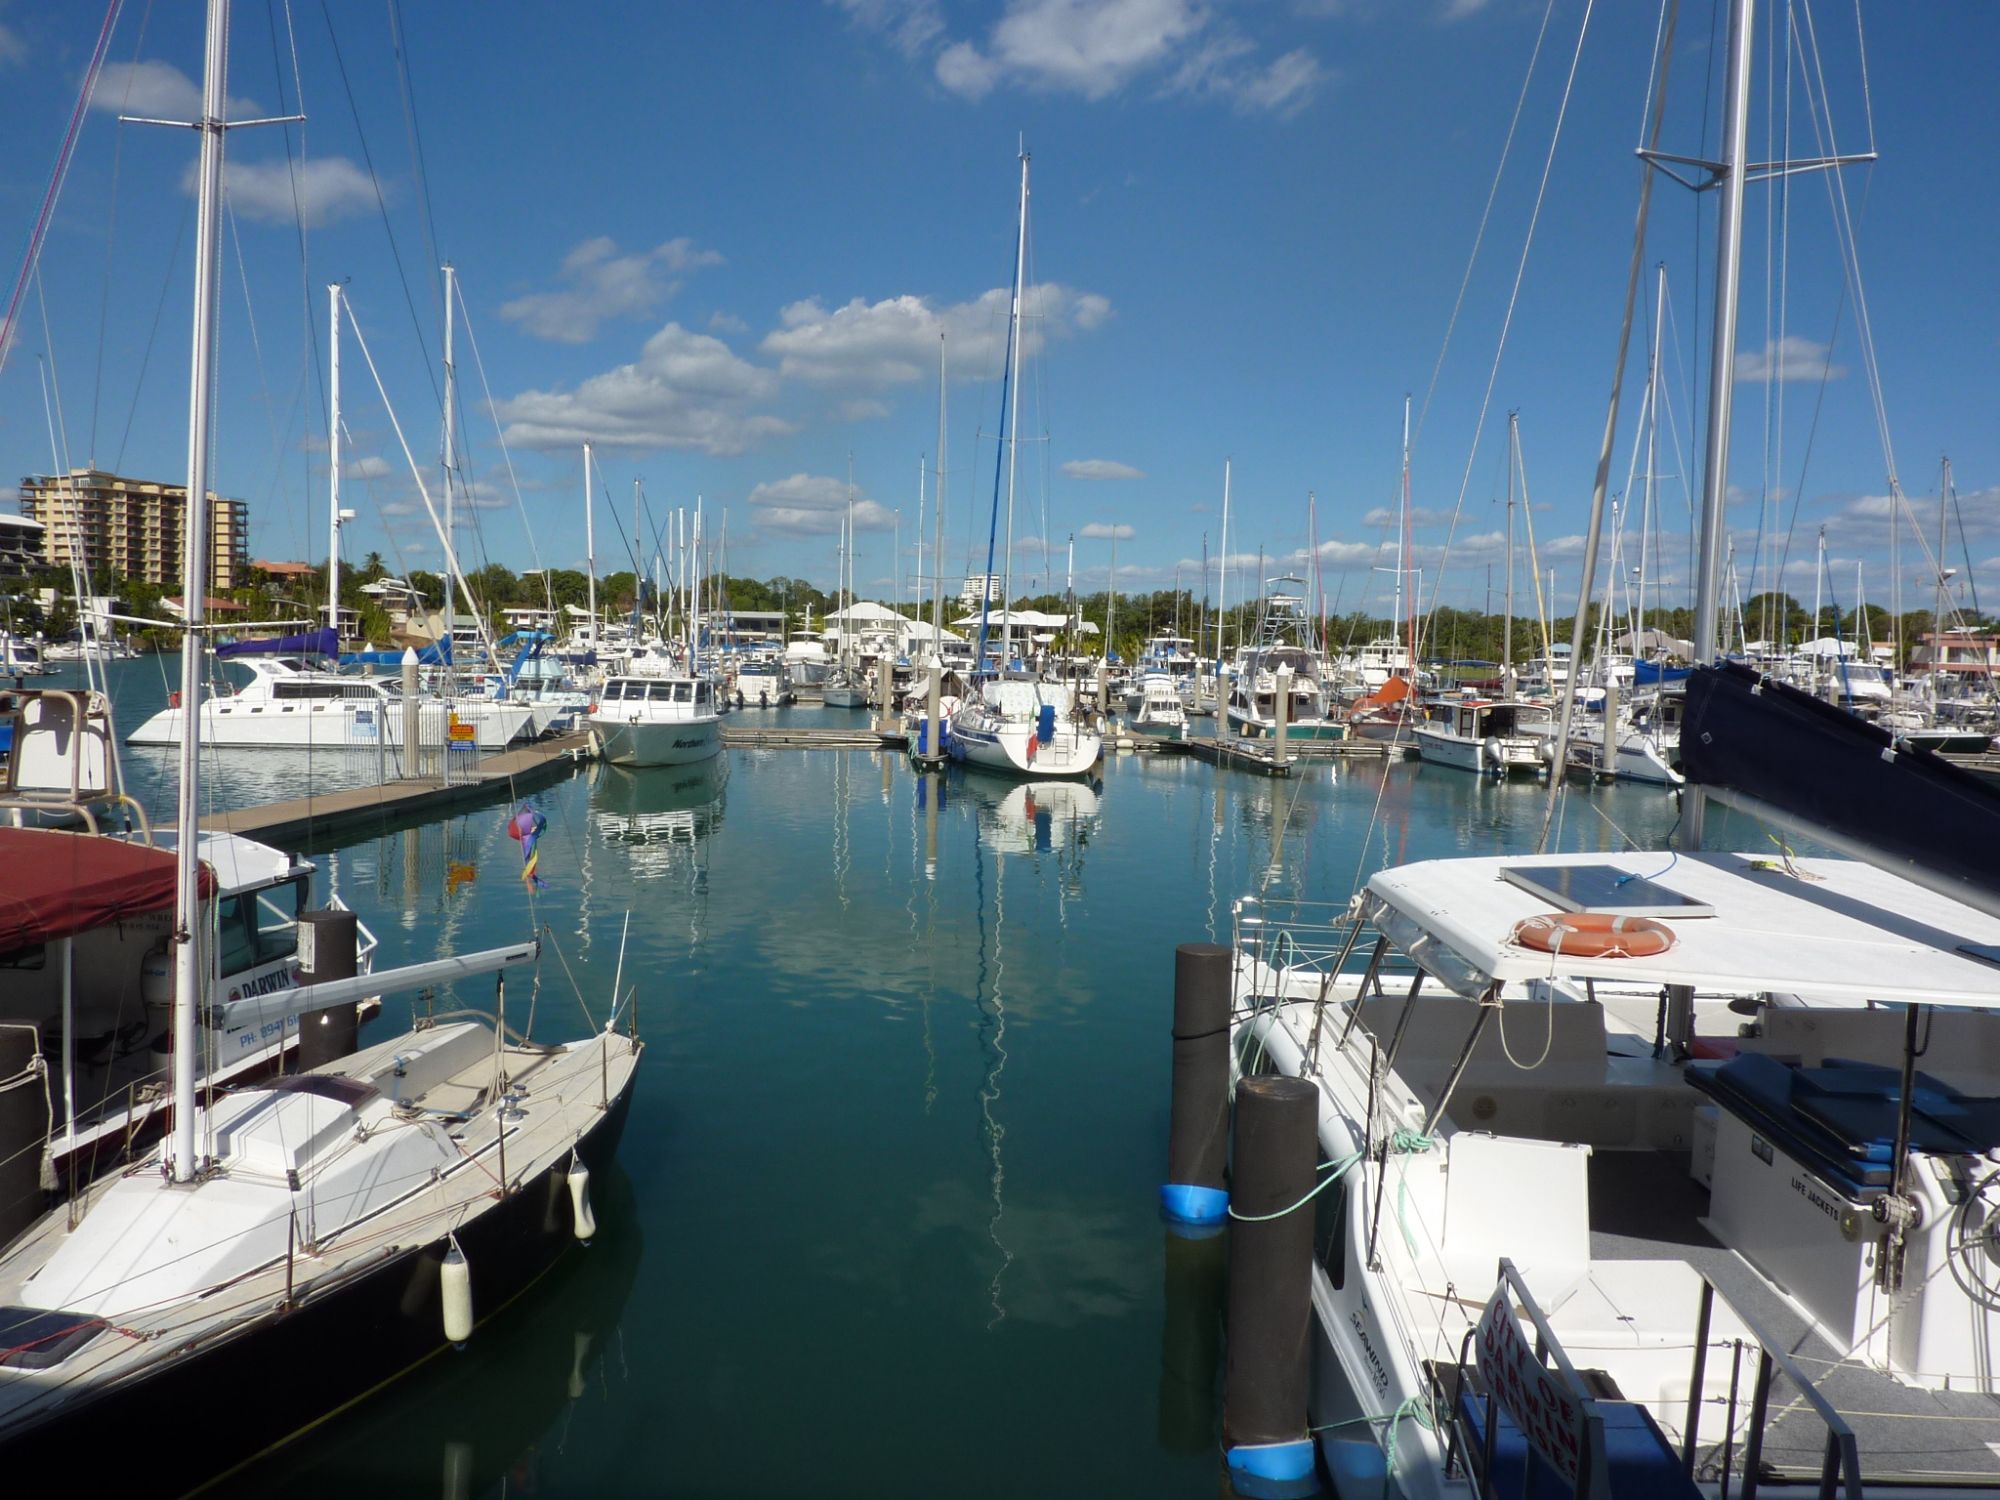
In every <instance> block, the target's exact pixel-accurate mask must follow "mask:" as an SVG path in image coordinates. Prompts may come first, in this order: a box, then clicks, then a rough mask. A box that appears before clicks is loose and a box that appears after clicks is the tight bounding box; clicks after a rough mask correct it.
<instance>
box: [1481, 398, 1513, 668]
mask: <svg viewBox="0 0 2000 1500" xmlns="http://www.w3.org/2000/svg"><path fill="white" fill-rule="evenodd" d="M1520 456H1521V414H1520V413H1519V412H1518V411H1510V412H1508V413H1507V602H1506V611H1507V615H1506V618H1505V619H1504V620H1502V621H1501V624H1500V696H1501V697H1503V698H1511V697H1513V696H1514V465H1515V464H1516V463H1517V462H1519V460H1520ZM1487 597H1488V598H1491V597H1492V596H1491V595H1490V594H1489V595H1488V596H1487ZM1487 639H1488V640H1491V639H1492V637H1491V636H1489V637H1487Z"/></svg>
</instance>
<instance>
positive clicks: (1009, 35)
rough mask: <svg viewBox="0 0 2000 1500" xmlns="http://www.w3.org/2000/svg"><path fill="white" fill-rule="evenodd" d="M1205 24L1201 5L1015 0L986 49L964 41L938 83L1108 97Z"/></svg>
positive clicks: (1191, 0)
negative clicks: (1012, 85) (1014, 82)
mask: <svg viewBox="0 0 2000 1500" xmlns="http://www.w3.org/2000/svg"><path fill="white" fill-rule="evenodd" d="M1207 23H1208V13H1207V12H1206V11H1205V10H1204V9H1203V8H1202V7H1201V6H1200V5H1199V4H1197V3H1196V0H1010V3H1009V4H1008V6H1007V9H1006V11H1005V13H1004V14H1003V15H1002V16H1001V17H1000V19H999V21H998V22H997V23H995V25H994V27H993V30H992V32H991V34H990V35H989V36H988V37H987V41H986V46H985V49H984V50H983V51H982V50H980V49H979V48H976V47H974V46H973V45H972V44H971V43H969V42H961V43H959V44H958V45H956V46H954V47H952V48H950V49H948V50H947V52H946V53H945V55H944V56H943V57H940V58H939V59H938V82H940V83H942V84H943V85H944V86H945V87H946V88H949V89H953V90H954V91H956V92H961V93H965V94H967V96H968V97H971V98H978V97H980V95H982V94H983V93H984V92H985V91H986V90H987V89H988V88H991V87H992V85H993V83H994V82H995V81H996V80H997V78H999V77H1001V76H1007V77H1012V78H1016V79H1018V80H1020V81H1021V82H1023V83H1025V84H1027V85H1028V86H1029V87H1031V88H1039V89H1048V90H1052V91H1055V92H1060V93H1069V94H1081V95H1083V97H1084V98H1086V99H1102V98H1104V97H1105V96H1106V95H1109V94H1114V93H1116V92H1117V91H1118V90H1119V89H1121V88H1123V87H1124V86H1125V84H1127V83H1128V82H1130V81H1131V80H1132V79H1133V78H1134V77H1135V76H1137V75H1138V74H1140V73H1143V72H1146V71H1147V70H1149V69H1152V68H1156V67H1159V66H1161V65H1162V64H1164V63H1165V62H1166V61H1167V60H1168V59H1169V58H1170V57H1171V56H1172V54H1173V52H1174V49H1175V48H1176V47H1178V46H1179V45H1180V44H1181V43H1182V42H1184V41H1186V40H1187V39H1188V38H1190V37H1192V36H1193V35H1194V34H1195V33H1196V32H1198V31H1200V30H1201V29H1202V28H1203V27H1204V26H1205V25H1206V24H1207ZM947 59H949V63H947Z"/></svg>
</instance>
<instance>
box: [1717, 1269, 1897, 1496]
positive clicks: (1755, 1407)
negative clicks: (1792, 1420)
mask: <svg viewBox="0 0 2000 1500" xmlns="http://www.w3.org/2000/svg"><path fill="white" fill-rule="evenodd" d="M1717 1297H1720V1298H1721V1299H1722V1301H1723V1305H1724V1306H1726V1307H1727V1308H1728V1309H1729V1311H1730V1312H1731V1313H1732V1314H1734V1315H1735V1317H1736V1320H1737V1321H1738V1322H1740V1323H1741V1324H1742V1325H1743V1327H1744V1328H1745V1329H1746V1330H1748V1332H1749V1334H1750V1336H1751V1338H1752V1339H1753V1340H1755V1341H1756V1344H1757V1378H1756V1380H1755V1381H1754V1383H1753V1384H1752V1385H1751V1388H1750V1389H1751V1397H1750V1426H1749V1433H1748V1436H1747V1438H1746V1440H1745V1443H1744V1450H1743V1489H1742V1497H1743V1500H1757V1481H1758V1477H1759V1476H1758V1470H1759V1469H1760V1467H1761V1463H1762V1458H1763V1452H1764V1427H1765V1424H1766V1419H1767V1417H1768V1416H1769V1413H1770V1404H1771V1377H1772V1373H1773V1370H1774V1368H1775V1370H1776V1371H1777V1373H1780V1374H1782V1375H1784V1377H1785V1378H1786V1379H1787V1380H1789V1381H1791V1382H1792V1384H1793V1385H1794V1386H1796V1387H1797V1388H1798V1392H1799V1399H1800V1400H1802V1401H1804V1402H1805V1403H1806V1405H1807V1406H1809V1407H1811V1408H1812V1410H1813V1414H1814V1415H1815V1416H1817V1417H1818V1418H1819V1419H1820V1421H1821V1422H1823V1423H1825V1424H1826V1451H1825V1455H1824V1457H1823V1458H1822V1460H1821V1463H1820V1476H1819V1491H1818V1493H1819V1497H1820V1500H1834V1497H1835V1496H1836V1495H1842V1496H1845V1497H1846V1500H1861V1449H1860V1445H1859V1444H1858V1443H1857V1442H1856V1441H1855V1438H1854V1429H1853V1428H1851V1427H1849V1426H1848V1425H1847V1422H1846V1419H1844V1418H1843V1417H1842V1416H1841V1415H1840V1413H1839V1412H1837V1411H1835V1410H1834V1409H1833V1404H1832V1403H1831V1402H1830V1401H1828V1400H1827V1399H1826V1397H1825V1396H1823V1395H1821V1394H1820V1391H1819V1388H1818V1387H1817V1386H1815V1385H1814V1384H1813V1383H1812V1381H1811V1380H1810V1379H1808V1378H1807V1376H1806V1374H1805V1372H1804V1371H1803V1370H1801V1369H1800V1368H1799V1367H1798V1365H1797V1364H1796V1363H1795V1362H1794V1361H1793V1360H1792V1358H1791V1356H1790V1355H1788V1354H1787V1353H1785V1351H1784V1350H1783V1349H1782V1348H1781V1347H1779V1345H1778V1343H1777V1341H1776V1340H1775V1339H1773V1338H1772V1337H1771V1336H1770V1335H1769V1334H1768V1333H1766V1332H1765V1331H1764V1329H1763V1328H1762V1326H1761V1325H1759V1324H1758V1322H1757V1321H1756V1319H1754V1318H1752V1317H1751V1316H1750V1315H1749V1314H1748V1313H1746V1312H1744V1311H1743V1309H1742V1308H1741V1307H1738V1306H1737V1305H1736V1302H1735V1300H1734V1299H1732V1298H1731V1297H1730V1296H1729V1294H1728V1293H1727V1292H1724V1291H1722V1290H1721V1289H1720V1288H1718V1287H1717V1286H1716V1284H1715V1283H1714V1282H1713V1281H1711V1280H1709V1278H1708V1276H1707V1274H1706V1273H1704V1274H1703V1275H1702V1278H1701V1310H1700V1312H1699V1314H1698V1315H1697V1317H1696V1320H1695V1336H1694V1368H1693V1370H1692V1371H1691V1372H1690V1374H1689V1377H1688V1419H1687V1433H1686V1436H1685V1438H1684V1440H1683V1443H1682V1452H1681V1466H1682V1468H1683V1470H1684V1471H1685V1472H1686V1474H1687V1475H1688V1477H1689V1478H1690V1479H1692V1478H1693V1477H1694V1469H1695V1460H1696V1457H1697V1455H1698V1451H1699V1449H1698V1444H1699V1433H1700V1427H1701V1391H1702V1379H1703V1377H1704V1375H1705V1374H1706V1373H1707V1368H1708V1334H1709V1327H1710V1323H1711V1320H1712V1317H1713V1314H1714V1311H1715V1299H1716V1298H1717ZM1740 1353H1741V1349H1740V1346H1739V1348H1738V1354H1739V1357H1740ZM1734 1390H1735V1388H1734V1386H1733V1384H1732V1386H1731V1399H1730V1414H1729V1425H1730V1431H1729V1433H1728V1434H1726V1435H1725V1438H1724V1443H1723V1453H1724V1455H1725V1457H1724V1469H1723V1474H1722V1484H1723V1486H1724V1490H1725V1492H1726V1491H1727V1488H1728V1484H1729V1468H1730V1467H1732V1466H1733V1465H1732V1459H1733V1456H1734V1445H1733V1443H1732V1442H1731V1441H1730V1439H1731V1438H1733V1436H1734V1430H1735V1425H1736V1412H1735V1396H1734Z"/></svg>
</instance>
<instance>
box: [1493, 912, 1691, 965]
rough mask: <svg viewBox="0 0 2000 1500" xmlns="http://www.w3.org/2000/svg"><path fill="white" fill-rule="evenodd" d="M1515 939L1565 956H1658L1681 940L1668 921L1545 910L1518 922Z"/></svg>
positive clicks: (1514, 934)
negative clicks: (1668, 924)
mask: <svg viewBox="0 0 2000 1500" xmlns="http://www.w3.org/2000/svg"><path fill="white" fill-rule="evenodd" d="M1513 940H1514V942H1516V943H1518V944H1519V945H1520V946H1521V947H1523V948H1533V949H1534V950H1535V951H1536V952H1538V953H1553V954H1558V955H1560V956H1561V957H1563V958H1656V957H1658V956H1659V955H1660V954H1662V953H1665V952H1666V951H1667V950H1668V949H1669V948H1671V947H1673V946H1674V944H1675V942H1676V941H1678V940H1677V939H1676V938H1675V937H1674V930H1673V929H1672V928H1671V927H1669V926H1667V925H1666V923H1664V922H1655V921H1653V920H1652V919H1651V918H1649V917H1617V916H1613V915H1612V914H1611V913H1609V912H1601V911H1551V912H1544V913H1542V915H1540V916H1538V917H1529V918H1527V919H1526V920H1524V921H1520V922H1516V923H1515V924H1514V932H1513Z"/></svg>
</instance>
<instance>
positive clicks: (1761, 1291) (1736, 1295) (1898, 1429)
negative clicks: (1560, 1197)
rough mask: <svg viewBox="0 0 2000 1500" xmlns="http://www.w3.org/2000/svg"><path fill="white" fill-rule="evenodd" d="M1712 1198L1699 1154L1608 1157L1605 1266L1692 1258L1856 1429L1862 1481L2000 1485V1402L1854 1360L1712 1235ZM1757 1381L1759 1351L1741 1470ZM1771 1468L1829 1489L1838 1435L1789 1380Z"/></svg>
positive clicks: (1601, 1255)
mask: <svg viewBox="0 0 2000 1500" xmlns="http://www.w3.org/2000/svg"><path fill="white" fill-rule="evenodd" d="M1707 1211H1708V1192H1707V1190H1706V1189H1705V1188H1703V1187H1702V1185H1701V1184H1700V1183H1699V1182H1697V1181H1695V1179H1694V1178H1693V1177H1692V1176H1690V1175H1689V1171H1688V1157H1687V1156H1686V1155H1683V1154H1679V1153H1673V1152H1655V1151H1644V1152H1599V1153H1597V1154H1595V1155H1594V1156H1593V1157H1592V1158H1591V1162H1590V1230H1591V1233H1590V1250H1591V1255H1592V1257H1593V1259H1597V1260H1609V1261H1619V1260H1648V1261H1654V1260H1685V1261H1687V1263H1688V1264H1690V1265H1692V1266H1693V1267H1694V1268H1695V1269H1696V1270H1697V1271H1700V1272H1701V1273H1703V1274H1704V1275H1706V1276H1707V1277H1708V1278H1709V1280H1710V1281H1711V1282H1713V1283H1714V1285H1715V1287H1716V1288H1717V1290H1718V1291H1720V1292H1721V1293H1722V1294H1723V1296H1724V1297H1726V1298H1728V1299H1729V1300H1730V1301H1731V1302H1732V1303H1734V1304H1735V1306H1737V1307H1738V1308H1740V1309H1741V1310H1742V1311H1743V1312H1744V1313H1745V1314H1746V1315H1747V1316H1748V1317H1750V1318H1751V1319H1752V1320H1753V1321H1755V1322H1756V1323H1758V1324H1759V1325H1761V1326H1762V1328H1763V1329H1764V1331H1765V1332H1766V1333H1768V1334H1770V1335H1772V1336H1774V1338H1775V1340H1776V1342H1777V1343H1778V1344H1779V1345H1780V1346H1781V1347H1782V1348H1783V1349H1784V1350H1785V1351H1786V1352H1787V1353H1788V1354H1790V1356H1791V1357H1792V1359H1793V1360H1795V1361H1796V1362H1797V1363H1798V1365H1799V1366H1800V1368H1802V1369H1803V1370H1804V1371H1805V1372H1806V1374H1807V1375H1808V1376H1810V1377H1812V1379H1813V1380H1814V1383H1815V1384H1816V1386H1817V1387H1818V1390H1819V1393H1820V1394H1821V1395H1822V1396H1823V1397H1825V1398H1826V1399H1827V1401H1829V1402H1830V1403H1831V1404H1832V1405H1833V1408H1834V1409H1835V1410H1836V1411H1838V1412H1839V1413H1840V1415H1841V1417H1842V1418H1843V1419H1844V1420H1845V1421H1846V1422H1847V1424H1848V1425H1849V1426H1850V1427H1852V1428H1853V1429H1854V1435H1855V1441H1856V1444H1857V1446H1858V1447H1859V1449H1860V1453H1861V1472H1862V1475H1863V1477H1864V1479H1865V1481H1867V1482H1868V1483H1869V1484H1896V1485H1916V1486H1925V1485H1937V1486H1962V1485H1979V1486H2000V1397H1995V1396H1986V1395H1981V1394H1978V1393H1977V1392H1972V1391H1929V1390H1919V1389H1917V1388H1916V1387H1913V1386H1909V1385H1905V1384H1904V1383H1903V1382H1901V1381H1900V1380H1897V1379H1896V1378H1895V1377H1894V1376H1892V1375H1889V1374H1885V1373H1884V1372H1882V1371H1880V1370H1876V1369H1872V1368H1870V1367H1868V1366H1867V1365H1865V1364H1863V1363H1861V1362H1860V1361H1858V1360H1850V1359H1842V1358H1840V1356H1839V1353H1838V1351H1837V1350H1835V1349H1834V1348H1833V1347H1832V1346H1831V1345H1829V1344H1828V1343H1826V1342H1825V1341H1824V1340H1822V1339H1821V1338H1819V1337H1818V1336H1817V1335H1816V1334H1814V1333H1813V1331H1812V1329H1811V1327H1810V1325H1809V1324H1808V1322H1807V1320H1806V1319H1805V1317H1804V1316H1803V1314H1801V1313H1800V1312H1799V1310H1798V1309H1797V1308H1796V1307H1794V1306H1793V1304H1792V1303H1791V1302H1790V1301H1789V1300H1787V1299H1786V1298H1784V1297H1782V1296H1779V1295H1778V1294H1776V1293H1775V1292H1774V1291H1773V1290H1772V1289H1771V1287H1770V1284H1769V1283H1768V1282H1766V1281H1765V1280H1764V1278H1763V1277H1761V1276H1760V1275H1758V1274H1757V1272H1755V1271H1754V1270H1753V1269H1751V1267H1750V1266H1749V1265H1748V1264H1747V1263H1745V1261H1744V1260H1743V1258H1742V1257H1741V1256H1739V1255H1738V1254H1737V1253H1736V1252H1735V1251H1733V1250H1729V1249H1726V1248H1724V1247H1723V1246H1722V1245H1721V1244H1719V1243H1717V1242H1716V1240H1715V1239H1713V1238H1712V1237H1711V1236H1710V1235H1709V1234H1708V1233H1707V1231H1706V1230H1704V1229H1702V1228H1701V1227H1700V1220H1701V1218H1702V1217H1703V1216H1704V1215H1705V1214H1706V1213H1707ZM1729 1357H1730V1356H1729V1353H1728V1351H1727V1350H1725V1349H1716V1348H1711V1350H1710V1351H1709V1368H1710V1370H1711V1371H1714V1370H1716V1369H1717V1368H1726V1367H1727V1362H1728V1360H1729ZM1755 1377H1756V1350H1755V1349H1754V1348H1749V1349H1746V1350H1745V1351H1744V1352H1743V1355H1742V1378H1741V1381H1740V1383H1739V1386H1740V1390H1741V1392H1742V1395H1741V1399H1740V1401H1739V1405H1738V1409H1737V1414H1736V1469H1737V1472H1738V1474H1739V1476H1740V1474H1741V1471H1742V1441H1743V1433H1744V1431H1745V1426H1746V1424H1747V1421H1748V1417H1749V1409H1750V1391H1751V1386H1752V1384H1753V1382H1754V1380H1755ZM1770 1411H1771V1414H1772V1415H1771V1419H1770V1422H1769V1423H1768V1425H1767V1426H1766V1428H1765V1433H1764V1451H1763V1461H1764V1464H1765V1466H1766V1469H1767V1471H1768V1472H1774V1473H1775V1474H1776V1475H1778V1476H1781V1477H1783V1478H1787V1479H1802V1480H1812V1481H1817V1479H1818V1477H1819V1473H1820V1464H1821V1460H1822V1458H1823V1456H1824V1453H1825V1443H1826V1429H1825V1427H1824V1426H1822V1425H1821V1423H1820V1420H1819V1418H1818V1417H1817V1416H1816V1415H1815V1414H1814V1413H1813V1412H1812V1411H1811V1410H1810V1409H1809V1408H1807V1407H1806V1406H1805V1404H1804V1402H1803V1401H1802V1400H1800V1399H1799V1393H1798V1391H1797V1389H1796V1388H1795V1387H1794V1386H1793V1385H1792V1383H1791V1382H1790V1381H1789V1380H1788V1379H1787V1378H1786V1377H1785V1376H1784V1375H1783V1374H1782V1373H1778V1374H1776V1375H1774V1377H1773V1379H1772V1385H1771V1398H1770ZM1729 1425H1730V1424H1729V1420H1728V1409H1727V1405H1726V1401H1725V1402H1715V1401H1714V1400H1713V1398H1711V1404H1710V1406H1709V1408H1707V1409H1705V1410H1704V1411H1703V1413H1702V1420H1701V1428H1700V1432H1701V1456H1700V1460H1699V1462H1698V1463H1697V1466H1696V1478H1697V1479H1712V1478H1713V1477H1714V1476H1715V1474H1716V1473H1717V1472H1718V1471H1719V1468H1720V1462H1721V1447H1722V1442H1723V1438H1724V1434H1725V1431H1726V1430H1727V1429H1728V1428H1729Z"/></svg>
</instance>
